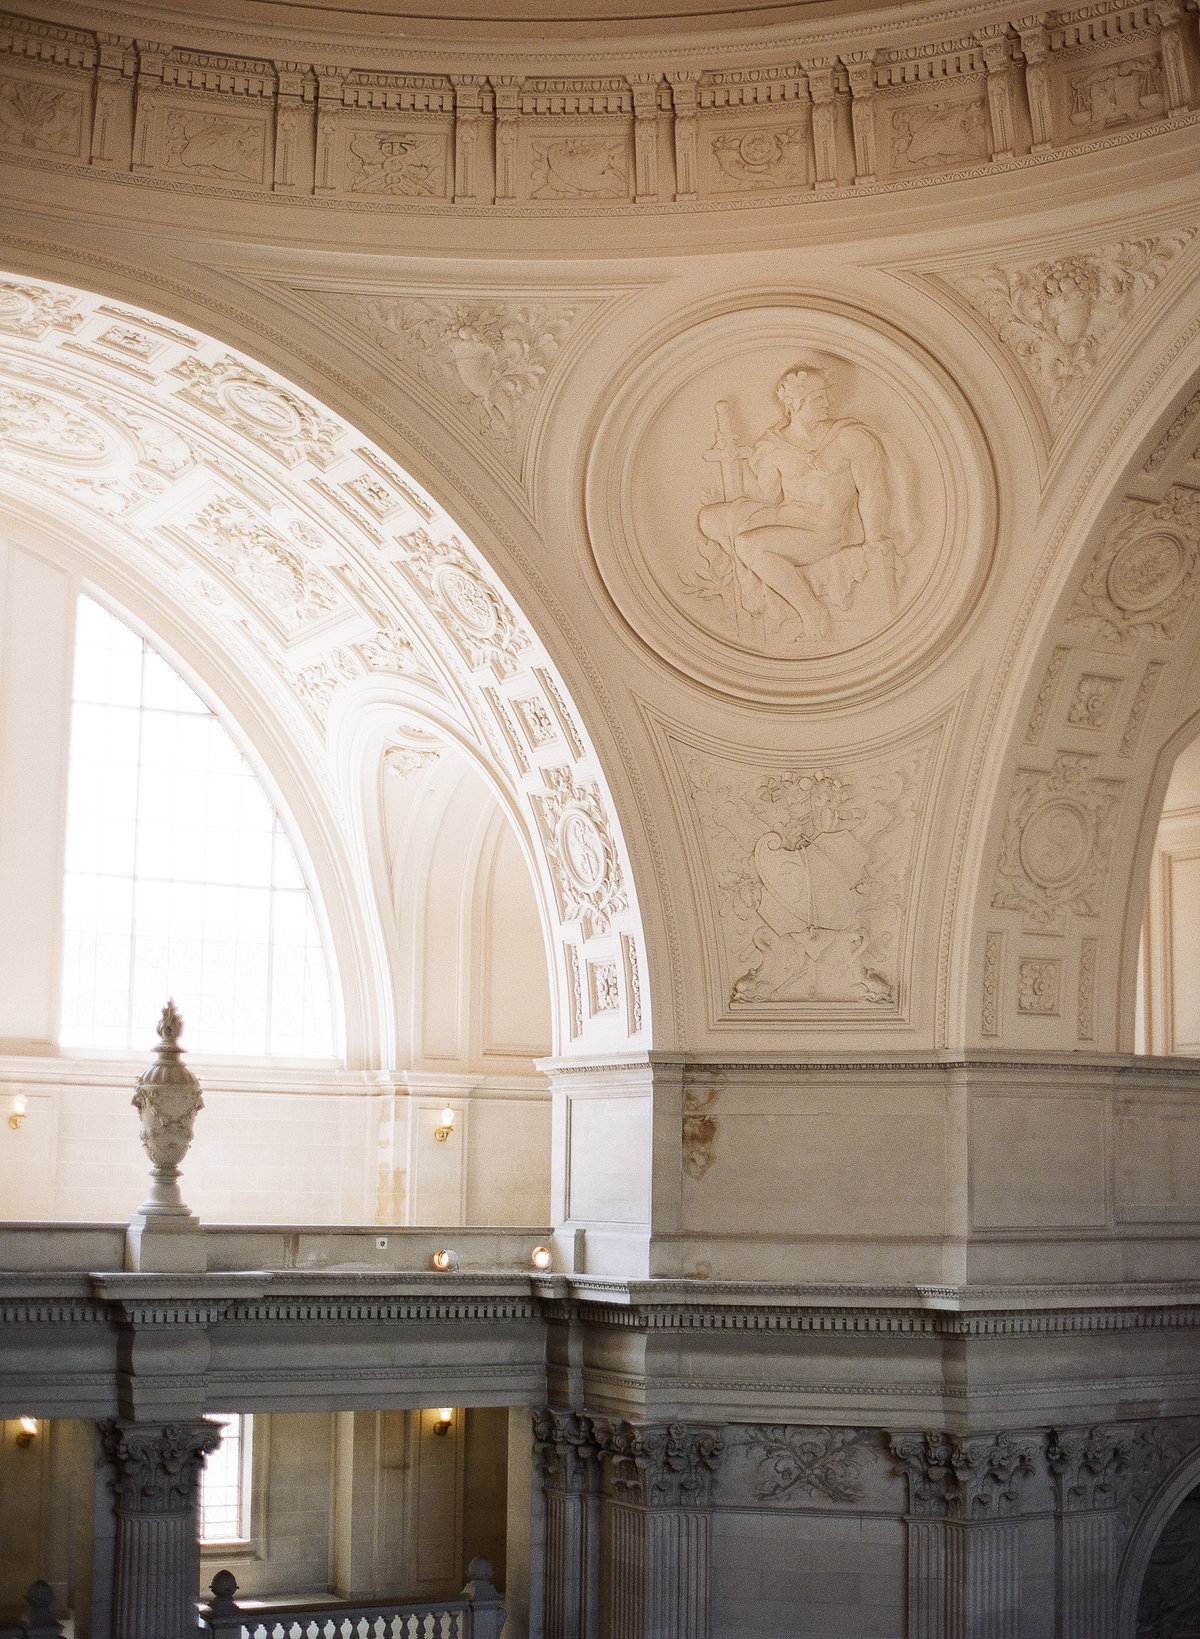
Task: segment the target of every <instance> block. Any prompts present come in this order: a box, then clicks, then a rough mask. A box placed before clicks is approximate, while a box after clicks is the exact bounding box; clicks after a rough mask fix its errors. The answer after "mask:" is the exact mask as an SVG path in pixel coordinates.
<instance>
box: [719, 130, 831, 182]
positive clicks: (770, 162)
mask: <svg viewBox="0 0 1200 1639" xmlns="http://www.w3.org/2000/svg"><path fill="white" fill-rule="evenodd" d="M709 146H710V151H711V154H712V165H711V167H710V186H711V187H712V189H713V192H714V193H744V192H757V191H759V190H760V189H767V188H807V187H810V186H811V185H812V182H813V170H812V141H811V136H810V131H809V125H808V122H807V121H806V122H805V123H804V124H788V125H751V126H745V127H742V128H740V129H735V130H722V131H720V132H719V133H716V134H714V135H712V136H710V138H709Z"/></svg>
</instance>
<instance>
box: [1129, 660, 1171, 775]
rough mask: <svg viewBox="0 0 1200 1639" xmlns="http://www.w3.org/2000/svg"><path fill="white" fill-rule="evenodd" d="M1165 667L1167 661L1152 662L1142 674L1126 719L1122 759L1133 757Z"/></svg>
mask: <svg viewBox="0 0 1200 1639" xmlns="http://www.w3.org/2000/svg"><path fill="white" fill-rule="evenodd" d="M1165 666H1166V661H1165V660H1152V661H1151V662H1150V664H1149V665H1148V666H1147V667H1146V670H1145V671H1144V672H1143V673H1142V680H1141V682H1140V683H1139V684H1138V690H1137V693H1136V694H1135V695H1134V697H1133V704H1132V706H1130V708H1129V716H1128V717H1127V718H1126V719H1125V731H1124V733H1123V734H1122V735H1121V746H1120V754H1121V756H1122V757H1132V755H1133V751H1134V747H1135V746H1136V745H1137V741H1138V735H1139V734H1140V733H1141V728H1142V720H1143V718H1144V717H1145V715H1146V712H1147V711H1148V709H1149V706H1150V701H1151V699H1152V697H1153V695H1154V686H1155V684H1156V683H1157V682H1158V678H1159V673H1160V672H1161V671H1162V670H1163V669H1164V667H1165Z"/></svg>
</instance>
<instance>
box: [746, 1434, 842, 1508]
mask: <svg viewBox="0 0 1200 1639" xmlns="http://www.w3.org/2000/svg"><path fill="white" fill-rule="evenodd" d="M870 1440H871V1436H870V1435H869V1434H867V1433H864V1432H863V1431H862V1430H860V1429H854V1428H797V1427H788V1426H786V1425H785V1426H783V1427H778V1428H776V1427H761V1428H751V1429H749V1430H748V1431H747V1435H746V1439H745V1442H744V1443H745V1445H746V1447H747V1450H748V1454H749V1456H750V1458H751V1461H752V1462H754V1463H755V1464H756V1465H757V1472H756V1474H755V1477H754V1480H753V1482H752V1484H753V1490H754V1495H755V1496H756V1497H757V1498H758V1500H759V1501H760V1502H767V1501H776V1500H785V1499H791V1498H794V1497H797V1496H804V1497H809V1498H814V1499H821V1500H824V1501H826V1502H843V1503H852V1502H857V1501H858V1500H859V1499H860V1497H861V1496H862V1494H863V1490H864V1479H863V1472H862V1471H863V1464H864V1460H865V1458H866V1456H867V1454H868V1452H869V1450H870V1449H871V1447H870V1443H869V1442H870Z"/></svg>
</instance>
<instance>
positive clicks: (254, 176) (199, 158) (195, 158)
mask: <svg viewBox="0 0 1200 1639" xmlns="http://www.w3.org/2000/svg"><path fill="white" fill-rule="evenodd" d="M158 141H159V146H160V158H159V164H160V165H161V167H162V169H163V170H164V171H174V172H176V173H177V174H178V175H181V176H206V177H214V178H221V179H225V180H228V181H230V182H259V183H261V182H264V181H265V180H266V163H267V152H268V133H267V123H266V118H265V116H264V117H262V118H259V119H231V118H230V117H229V116H228V115H226V114H220V113H212V112H205V111H202V110H196V109H192V108H166V109H164V110H163V113H162V123H161V125H160V128H159V136H158Z"/></svg>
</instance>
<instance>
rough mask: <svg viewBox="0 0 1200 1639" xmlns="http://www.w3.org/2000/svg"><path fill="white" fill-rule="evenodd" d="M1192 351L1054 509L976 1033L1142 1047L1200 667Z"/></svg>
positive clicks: (999, 836) (998, 741) (1016, 734)
mask: <svg viewBox="0 0 1200 1639" xmlns="http://www.w3.org/2000/svg"><path fill="white" fill-rule="evenodd" d="M1179 350H1180V351H1184V363H1185V365H1190V367H1191V373H1190V374H1189V373H1188V371H1187V369H1186V368H1185V367H1184V365H1181V367H1180V368H1178V369H1177V370H1176V371H1175V372H1174V373H1173V374H1172V375H1171V376H1170V377H1169V378H1168V379H1167V380H1166V381H1164V382H1161V383H1159V384H1157V386H1156V389H1155V391H1154V392H1153V393H1147V395H1146V400H1145V402H1144V403H1143V404H1142V405H1141V406H1140V410H1139V413H1138V415H1137V416H1136V417H1133V418H1132V419H1131V420H1130V421H1129V423H1128V425H1126V426H1124V428H1123V430H1122V431H1121V433H1120V438H1119V441H1118V439H1117V434H1116V433H1114V434H1113V435H1112V436H1111V438H1110V441H1109V443H1110V447H1109V450H1108V454H1109V456H1110V463H1109V465H1110V470H1115V471H1117V472H1119V474H1120V476H1119V477H1118V478H1117V479H1116V480H1115V481H1113V482H1110V483H1108V484H1106V485H1103V486H1098V484H1097V476H1098V475H1099V474H1100V473H1102V472H1103V471H1104V465H1103V464H1102V463H1101V461H1100V459H1099V457H1098V456H1093V458H1092V464H1091V466H1090V467H1089V469H1088V470H1087V471H1085V472H1083V473H1077V474H1074V475H1073V476H1074V479H1075V489H1074V496H1073V498H1072V499H1070V500H1069V501H1067V502H1066V503H1065V504H1064V502H1063V501H1061V500H1059V501H1058V502H1057V506H1058V522H1057V525H1056V524H1055V522H1054V518H1053V515H1052V513H1051V511H1050V505H1049V503H1047V506H1046V507H1045V508H1044V509H1043V516H1044V518H1045V520H1046V522H1045V524H1044V528H1045V532H1046V533H1045V542H1046V552H1045V556H1044V557H1043V563H1042V569H1041V570H1039V574H1044V576H1045V578H1044V582H1043V583H1042V588H1041V591H1040V593H1039V597H1040V600H1041V602H1042V604H1043V607H1044V608H1045V609H1046V610H1047V611H1048V612H1047V614H1046V616H1045V617H1044V618H1043V619H1040V620H1039V619H1038V616H1037V606H1036V603H1035V604H1034V605H1033V607H1032V608H1031V610H1030V613H1029V616H1028V619H1027V623H1026V626H1025V630H1024V634H1023V635H1021V636H1016V635H1015V636H1014V644H1013V648H1012V664H1011V669H1010V671H1009V673H1008V677H1007V681H1006V682H1005V683H1004V684H1003V686H1001V684H1000V683H997V685H996V689H997V697H996V701H995V705H994V708H993V709H994V716H993V725H994V726H993V727H992V729H991V732H990V737H989V741H988V743H987V747H986V750H985V751H984V752H983V753H982V755H983V757H984V762H985V767H986V768H987V769H988V772H987V773H986V774H985V777H984V778H983V779H981V781H980V784H979V787H978V795H977V796H976V799H975V817H974V819H973V820H972V821H971V822H970V823H971V828H972V830H973V832H974V843H973V848H974V857H975V859H976V860H977V867H976V869H975V871H974V873H973V881H974V884H975V887H974V899H973V902H972V904H971V907H970V909H969V912H968V919H967V920H966V921H962V922H960V923H959V936H960V937H961V938H962V941H963V946H962V955H961V958H960V959H961V960H962V961H963V962H964V964H965V966H964V968H963V970H962V971H963V975H964V978H965V980H966V982H965V983H961V984H959V985H957V986H955V987H954V990H955V994H956V995H957V996H958V997H959V998H960V1001H961V1004H962V1005H963V1006H964V1007H968V1006H969V1007H972V1008H973V1009H975V1011H974V1016H973V1017H971V1016H966V1015H965V1014H964V1015H963V1017H962V1019H961V1023H960V1027H961V1028H962V1030H963V1035H964V1039H965V1040H966V1042H967V1043H968V1045H981V1046H985V1047H988V1046H1004V1047H1010V1046H1011V1047H1021V1048H1031V1049H1053V1050H1066V1051H1072V1050H1079V1049H1083V1050H1085V1051H1090V1050H1100V1051H1110V1052H1112V1051H1130V1050H1132V1045H1133V1006H1134V987H1135V979H1136V969H1137V948H1138V936H1139V930H1140V925H1141V909H1142V902H1143V899H1144V892H1145V886H1146V876H1147V871H1148V868H1149V858H1150V851H1151V848H1152V844H1153V837H1154V832H1155V828H1156V826H1157V823H1158V818H1159V814H1160V812H1161V808H1162V800H1163V796H1164V793H1165V790H1166V786H1167V782H1168V780H1169V777H1170V771H1171V766H1172V764H1173V762H1174V758H1175V756H1176V754H1177V753H1178V751H1179V749H1180V748H1181V746H1182V745H1183V744H1184V743H1186V741H1187V739H1188V738H1189V737H1191V736H1192V735H1194V733H1195V701H1194V684H1193V680H1194V676H1195V667H1196V664H1197V661H1198V659H1200V597H1198V595H1197V594H1198V593H1200V464H1198V463H1197V462H1196V461H1195V459H1194V454H1193V446H1194V444H1195V437H1194V420H1195V417H1196V415H1197V412H1198V411H1200V392H1198V390H1197V383H1198V381H1200V375H1198V374H1197V364H1198V360H1197V356H1196V349H1195V345H1194V338H1191V344H1190V346H1189V348H1188V349H1187V350H1184V349H1182V347H1181V348H1180V349H1179ZM1061 459H1062V462H1063V465H1062V467H1061V468H1060V479H1061V483H1060V485H1059V489H1058V493H1059V494H1060V495H1061V494H1063V493H1064V492H1065V487H1066V478H1067V476H1069V475H1070V472H1069V462H1068V460H1067V457H1066V456H1065V455H1064V456H1063V457H1062V458H1061ZM1098 489H1099V490H1100V493H1099V494H1097V490H1098ZM1001 687H1002V692H1001ZM964 908H966V907H964ZM968 945H969V949H968V948H967V947H968ZM980 998H982V1002H981V1000H980Z"/></svg>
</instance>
